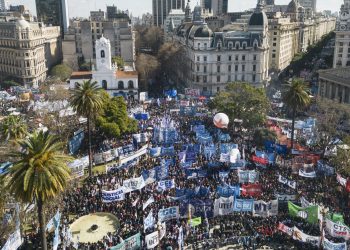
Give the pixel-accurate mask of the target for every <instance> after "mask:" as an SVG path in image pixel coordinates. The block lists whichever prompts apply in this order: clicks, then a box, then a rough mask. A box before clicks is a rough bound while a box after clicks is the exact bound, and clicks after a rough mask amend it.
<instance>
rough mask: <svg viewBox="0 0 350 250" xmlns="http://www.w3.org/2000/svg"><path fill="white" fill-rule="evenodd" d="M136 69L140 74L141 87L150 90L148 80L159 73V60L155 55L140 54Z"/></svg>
mask: <svg viewBox="0 0 350 250" xmlns="http://www.w3.org/2000/svg"><path fill="white" fill-rule="evenodd" d="M136 69H137V72H139V74H140V82H141V86H140V88H141V89H144V90H148V81H149V80H150V79H152V78H154V77H155V76H156V75H157V72H158V70H159V62H158V59H157V58H156V57H155V56H152V55H148V54H140V55H139V56H138V57H137V60H136Z"/></svg>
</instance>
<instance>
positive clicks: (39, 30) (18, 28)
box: [0, 17, 61, 86]
mask: <svg viewBox="0 0 350 250" xmlns="http://www.w3.org/2000/svg"><path fill="white" fill-rule="evenodd" d="M60 48H61V45H60V27H58V26H56V27H45V26H44V25H43V24H42V23H29V22H27V21H26V20H24V18H23V17H21V18H19V19H17V20H12V21H6V22H0V75H1V80H5V79H10V80H14V81H16V82H18V83H20V84H27V85H32V86H38V84H39V83H41V82H43V81H45V79H46V77H47V73H48V70H49V69H50V68H51V67H52V66H54V65H55V64H57V63H59V62H60V60H61V49H60Z"/></svg>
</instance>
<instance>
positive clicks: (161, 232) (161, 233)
mask: <svg viewBox="0 0 350 250" xmlns="http://www.w3.org/2000/svg"><path fill="white" fill-rule="evenodd" d="M158 231H159V240H162V239H163V238H164V236H165V234H166V223H165V222H163V223H161V224H159V226H158Z"/></svg>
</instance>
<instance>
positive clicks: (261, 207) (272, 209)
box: [253, 200, 278, 217]
mask: <svg viewBox="0 0 350 250" xmlns="http://www.w3.org/2000/svg"><path fill="white" fill-rule="evenodd" d="M277 214H278V200H271V201H268V202H265V201H261V200H259V201H254V209H253V215H254V216H261V217H268V216H275V215H277Z"/></svg>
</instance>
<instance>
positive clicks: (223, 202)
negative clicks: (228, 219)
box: [214, 196, 234, 216]
mask: <svg viewBox="0 0 350 250" xmlns="http://www.w3.org/2000/svg"><path fill="white" fill-rule="evenodd" d="M233 202H234V198H233V196H230V197H228V198H224V197H220V198H219V199H215V202H214V216H218V215H226V214H230V213H233Z"/></svg>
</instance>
